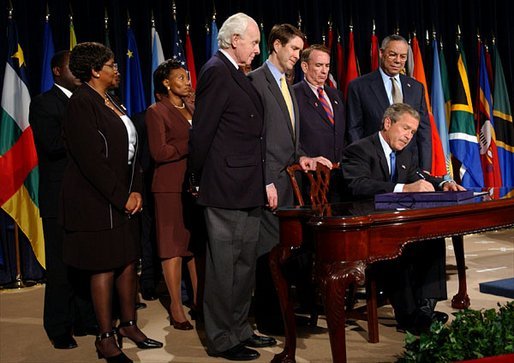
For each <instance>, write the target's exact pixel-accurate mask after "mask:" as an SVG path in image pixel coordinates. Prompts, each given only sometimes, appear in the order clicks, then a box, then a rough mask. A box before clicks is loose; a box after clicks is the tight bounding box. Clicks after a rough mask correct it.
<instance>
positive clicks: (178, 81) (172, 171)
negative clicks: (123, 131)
mask: <svg viewBox="0 0 514 363" xmlns="http://www.w3.org/2000/svg"><path fill="white" fill-rule="evenodd" d="M153 77H154V85H155V93H157V94H158V95H160V96H161V97H160V101H158V102H157V103H154V104H153V105H151V106H150V107H149V108H148V110H147V111H146V115H145V122H146V127H147V132H148V145H149V148H150V154H151V155H152V158H153V159H154V161H155V171H154V175H153V182H152V192H153V193H154V198H155V220H156V225H157V247H158V252H159V257H160V258H161V264H162V270H163V274H164V279H165V280H166V286H167V287H168V292H169V293H170V296H171V305H170V309H169V310H170V323H171V325H173V327H174V328H175V329H180V330H190V329H193V326H192V325H191V323H190V322H189V321H188V320H187V318H186V315H185V313H184V307H183V306H182V297H181V280H182V259H183V258H185V259H187V267H188V270H189V276H190V277H191V285H192V287H193V293H194V300H193V304H195V305H196V291H197V275H196V268H195V261H194V258H193V255H192V253H191V252H190V249H189V244H190V237H191V234H190V231H189V230H188V228H187V227H186V223H185V221H184V219H185V218H184V207H187V205H185V204H186V203H191V201H190V200H188V195H187V194H186V193H185V192H184V190H185V188H184V175H185V173H186V167H187V156H188V142H189V129H190V127H191V120H192V118H193V111H194V110H193V105H192V104H189V103H187V102H186V101H185V99H186V97H188V96H189V94H190V93H191V86H190V82H189V77H188V74H187V72H186V70H185V69H184V68H183V67H182V66H181V65H180V63H179V62H178V61H176V60H171V59H170V60H167V61H165V62H163V63H161V64H160V65H159V67H157V69H156V70H155V72H154V74H153Z"/></svg>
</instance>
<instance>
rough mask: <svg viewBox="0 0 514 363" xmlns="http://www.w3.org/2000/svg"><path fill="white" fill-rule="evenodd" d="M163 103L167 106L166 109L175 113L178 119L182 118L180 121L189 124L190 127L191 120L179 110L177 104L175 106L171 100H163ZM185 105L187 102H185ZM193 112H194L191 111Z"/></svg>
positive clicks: (185, 124)
mask: <svg viewBox="0 0 514 363" xmlns="http://www.w3.org/2000/svg"><path fill="white" fill-rule="evenodd" d="M161 103H162V104H163V105H164V106H165V107H166V109H167V110H168V111H169V112H170V113H171V114H173V115H175V119H177V120H180V122H181V123H182V124H183V125H184V126H187V128H189V127H190V126H191V125H190V124H189V121H188V120H186V118H185V117H184V115H182V113H180V111H179V110H177V108H176V107H175V106H173V105H172V104H171V102H170V101H169V100H162V101H161ZM184 105H185V103H184ZM191 114H193V113H192V112H191Z"/></svg>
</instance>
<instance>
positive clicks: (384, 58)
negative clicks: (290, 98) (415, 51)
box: [346, 35, 432, 171]
mask: <svg viewBox="0 0 514 363" xmlns="http://www.w3.org/2000/svg"><path fill="white" fill-rule="evenodd" d="M408 49H409V45H408V43H407V41H406V40H405V39H404V38H403V37H401V36H399V35H390V36H388V37H386V38H385V39H384V40H383V41H382V44H381V47H380V67H379V69H378V70H376V71H374V72H371V73H368V74H366V75H364V76H361V77H359V78H357V79H355V80H353V81H352V82H350V84H349V86H348V96H347V97H348V98H347V104H346V126H347V128H348V132H347V141H348V143H352V142H355V141H357V140H359V139H362V138H363V137H366V136H369V135H371V134H373V133H375V132H377V131H379V130H380V126H381V122H382V115H383V114H384V111H385V109H386V108H387V107H388V106H389V105H390V104H393V103H397V102H403V103H407V104H409V105H410V106H412V107H413V108H414V109H415V110H417V111H418V112H419V114H420V116H421V121H420V124H419V129H418V132H417V133H416V136H415V141H414V142H412V143H411V144H410V145H409V148H410V149H412V150H413V151H414V155H415V157H417V158H418V160H419V166H420V167H421V169H423V170H427V171H430V168H431V166H432V138H431V128H430V120H429V118H428V112H427V105H426V102H425V95H424V93H425V92H426V90H424V89H423V85H422V84H421V83H419V82H418V81H416V80H415V79H413V78H410V77H407V76H404V75H402V74H400V72H401V71H402V69H403V68H404V67H405V62H406V61H407V53H408Z"/></svg>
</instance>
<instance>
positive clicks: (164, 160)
mask: <svg viewBox="0 0 514 363" xmlns="http://www.w3.org/2000/svg"><path fill="white" fill-rule="evenodd" d="M188 109H189V111H190V112H191V114H193V108H192V106H191V105H188ZM145 120H146V127H147V133H148V145H149V147H150V154H151V155H152V158H153V160H154V161H155V169H154V174H153V181H152V192H154V193H155V192H174V193H180V192H182V191H183V190H184V188H183V184H184V175H185V173H186V168H187V156H188V154H189V149H188V142H189V129H190V128H191V125H190V124H189V121H188V120H186V119H185V118H184V116H182V114H181V113H180V111H179V110H177V108H176V107H175V106H173V105H172V104H171V102H170V101H169V100H168V99H167V98H164V99H163V100H162V101H159V102H157V103H154V104H153V105H151V106H150V107H149V108H148V110H147V111H146V116H145Z"/></svg>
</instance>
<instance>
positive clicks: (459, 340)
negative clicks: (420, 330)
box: [398, 301, 514, 363]
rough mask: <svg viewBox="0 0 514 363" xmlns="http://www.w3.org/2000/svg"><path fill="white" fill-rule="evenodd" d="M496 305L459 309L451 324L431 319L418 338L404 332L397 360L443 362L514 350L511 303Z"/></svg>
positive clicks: (513, 312)
mask: <svg viewBox="0 0 514 363" xmlns="http://www.w3.org/2000/svg"><path fill="white" fill-rule="evenodd" d="M498 307H499V309H498V310H496V309H489V310H480V311H477V310H471V309H466V310H462V311H459V312H457V313H455V314H454V315H455V319H454V320H453V321H452V323H451V324H449V325H443V324H441V323H439V322H434V323H433V324H432V326H431V327H430V331H429V332H428V333H426V334H421V336H420V337H419V338H418V337H416V336H414V335H412V334H410V333H407V335H406V337H405V351H404V352H403V354H402V356H401V357H400V358H399V359H398V362H402V363H403V362H419V363H439V362H441V363H443V362H455V361H460V360H467V359H477V358H483V357H491V356H495V355H501V354H507V353H514V302H513V301H510V302H508V303H506V304H505V305H504V306H501V305H500V304H498Z"/></svg>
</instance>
